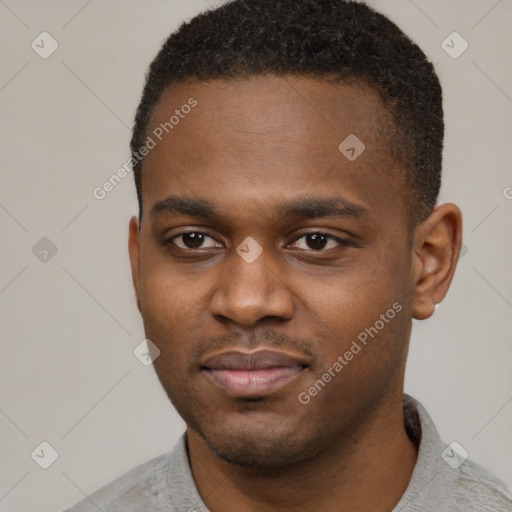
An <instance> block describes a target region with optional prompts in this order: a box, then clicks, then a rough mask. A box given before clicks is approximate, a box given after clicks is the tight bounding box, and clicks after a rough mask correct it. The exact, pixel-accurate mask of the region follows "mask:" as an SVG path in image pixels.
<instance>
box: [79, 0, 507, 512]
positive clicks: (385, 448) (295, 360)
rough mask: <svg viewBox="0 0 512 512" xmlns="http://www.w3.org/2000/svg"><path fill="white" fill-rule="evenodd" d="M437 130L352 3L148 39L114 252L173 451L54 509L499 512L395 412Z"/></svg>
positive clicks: (413, 411)
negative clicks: (148, 354)
mask: <svg viewBox="0 0 512 512" xmlns="http://www.w3.org/2000/svg"><path fill="white" fill-rule="evenodd" d="M443 131H444V124H443V111H442V92H441V87H440V84H439V80H438V78H437V76H436V74H435V72H434V69H433V66H432V65H431V64H430V63H429V62H428V61H427V59H426V57H425V55H424V54H423V52H422V51H421V50H420V49H419V48H418V47H417V46H416V45H415V44H414V43H412V42H411V41H410V40H409V39H408V38H407V37H406V36H405V35H404V34H403V33H402V32H401V31H400V30H399V29H398V28H397V27H396V26H395V25H394V24H393V23H392V22H390V21H389V20H388V19H387V18H385V17H384V16H382V15H380V14H378V13H377V12H375V11H373V10H372V9H370V8H369V7H367V6H366V5H364V4H361V3H356V2H345V1H341V0H340V1H334V0H333V1H321V0H235V1H232V2H229V3H227V4H226V5H224V6H222V7H219V8H218V9H216V10H211V11H208V12H206V13H205V14H202V15H200V16H197V17H196V18H194V19H192V20H191V21H190V22H189V23H186V24H184V25H183V26H182V27H181V28H180V29H179V31H178V32H177V33H175V34H173V35H171V36H170V38H169V39H168V40H167V41H166V42H165V44H164V45H163V47H162V49H161V51H160V52H159V54H158V55H157V57H156V58H155V60H154V61H153V63H152V64H151V67H150V69H149V73H148V75H147V79H146V86H145V89H144V92H143V97H142V100H141V103H140V105H139V108H138V111H137V115H136V121H135V126H134V132H133V138H132V142H131V148H132V163H133V167H134V173H135V181H136V186H137V194H138V199H139V217H138V218H133V219H131V221H130V227H129V251H130V259H131V265H132V274H133V282H134V286H135V292H136V298H137V303H138V307H139V310H140V312H141V315H142V319H143V322H144V328H145V333H146V336H147V338H148V339H149V340H151V341H150V342H149V343H148V344H149V345H150V350H153V353H154V354H155V359H154V367H155V370H156V373H157V375H158V378H159V380H160V382H161V384H162V386H163V387H164V389H165V391H166V392H167V394H168V396H169V398H170V400H171V401H172V403H173V404H174V406H175V407H176V409H177V411H178V412H179V413H180V415H181V416H182V417H183V418H184V420H185V421H186V423H187V430H186V433H185V434H184V435H183V437H182V438H181V440H180V442H179V443H178V445H177V446H176V447H175V449H174V451H173V452H172V454H164V455H162V456H160V457H157V458H155V459H153V460H151V461H148V462H146V463H145V464H142V465H141V466H138V467H137V468H134V469H133V470H132V471H130V472H128V473H127V474H125V475H123V476H121V477H119V478H118V479H117V480H115V481H114V482H112V483H111V484H109V485H107V486H105V487H103V488H102V489H100V490H99V491H97V492H96V493H94V494H92V495H91V496H90V497H88V498H86V499H84V500H83V501H82V502H81V503H79V504H77V505H76V506H75V507H73V508H71V509H69V510H71V511H73V512H82V511H93V510H98V509H99V510H102V511H104V512H108V511H110V512H113V511H143V510H144V511H164V510H165V511H179V512H185V511H190V512H192V511H206V510H210V511H212V512H221V511H225V510H229V511H232V512H242V511H243V512H249V511H284V510H299V511H304V512H309V511H313V510H314V511H316V512H318V511H325V512H328V511H357V512H366V511H372V512H389V511H452V510H453V511H455V510H456V511H483V510H493V511H494V510H512V492H511V490H510V488H508V487H507V486H506V485H505V484H504V483H503V482H501V481H500V480H498V479H497V478H496V477H494V476H493V475H491V474H490V473H489V472H487V471H486V470H485V469H483V468H482V467H480V466H478V465H477V464H476V463H474V462H471V461H470V460H468V459H465V457H464V456H462V455H459V454H458V453H457V452H456V450H454V449H453V447H452V446H449V447H446V445H445V444H444V443H443V442H442V441H441V439H440V438H439V435H438V433H437V431H436V429H435V427H434V425H433V423H432V420H431V419H430V417H429V415H428V414H427V412H426V410H425V409H424V408H423V407H422V406H421V405H420V404H419V403H418V402H417V401H416V400H414V399H413V398H412V397H410V396H408V395H404V393H403V381H404V371H405V363H406V357H407V349H408V343H409V338H410V333H411V325H412V319H413V318H416V319H419V320H422V319H426V318H429V317H430V316H431V315H432V314H433V312H434V308H435V305H436V304H437V303H439V302H441V301H442V300H443V298H444V297H445V295H446V293H447V291H448V288H449V285H450V282H451V280H452V277H453V275H454V271H455V267H456V262H457V259H458V255H459V250H460V245H461V231H462V228H461V224H462V221H461V213H460V210H459V209H458V207H457V206H455V205H454V204H451V203H447V204H442V205H437V204H436V202H437V195H438V192H439V187H440V175H441V158H442V145H443ZM156 356H157V357H156Z"/></svg>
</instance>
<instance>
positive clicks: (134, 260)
mask: <svg viewBox="0 0 512 512" xmlns="http://www.w3.org/2000/svg"><path fill="white" fill-rule="evenodd" d="M128 253H129V255H130V266H131V268H132V281H133V287H134V289H135V298H136V299H137V308H138V309H139V311H140V312H141V313H142V309H141V303H140V294H139V269H140V266H139V220H138V219H137V217H132V218H131V219H130V225H129V231H128Z"/></svg>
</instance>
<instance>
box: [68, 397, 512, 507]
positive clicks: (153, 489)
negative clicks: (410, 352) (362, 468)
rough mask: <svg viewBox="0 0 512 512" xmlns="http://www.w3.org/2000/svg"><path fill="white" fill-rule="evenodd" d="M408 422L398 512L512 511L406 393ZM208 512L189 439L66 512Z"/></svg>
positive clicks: (504, 494)
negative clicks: (410, 452) (405, 478)
mask: <svg viewBox="0 0 512 512" xmlns="http://www.w3.org/2000/svg"><path fill="white" fill-rule="evenodd" d="M404 421H405V426H406V429H407V433H408V434H409V436H410V437H411V438H412V439H413V440H414V441H415V443H416V444H417V446H418V459H417V462H416V466H415V467H414V472H413V474H412V478H411V480H410V482H409V486H408V487H407V489H406V491H405V493H404V495H403V496H402V498H401V499H400V501H399V503H398V504H397V506H396V507H395V508H394V509H393V512H427V511H428V512H451V511H454V512H455V511H456V512H484V511H492V512H501V511H503V512H511V511H512V488H511V487H510V486H507V485H506V484H505V483H503V482H502V481H501V480H499V479H498V478H496V477H495V476H494V475H493V474H491V473H490V472H489V471H487V470H486V469H484V468H483V467H482V466H480V465H478V464H476V463H475V462H472V461H471V460H470V459H467V458H465V455H466V454H465V453H464V451H463V449H461V448H460V447H458V446H456V445H454V444H453V443H451V444H450V445H446V444H445V443H443V442H442V441H441V438H440V437H439V434H438V432H437V429H436V427H435V426H434V423H433V422H432V419H431V418H430V416H429V414H428V413H427V411H426V410H425V408H424V407H423V406H422V405H421V404H420V403H419V402H418V401H416V400H415V399H414V398H412V397H410V396H409V395H406V394H404ZM98 511H101V512H143V511H144V512H164V511H165V512H208V509H207V508H206V505H205V504H204V503H203V501H202V500H201V497H200V496H199V493H198V491H197V488H196V485H195V483H194V479H193V477H192V473H191V470H190V465H189V460H188V453H187V445H186V435H185V434H183V436H182V437H181V438H180V440H179V441H178V443H177V445H176V447H175V448H174V450H173V451H172V453H166V454H163V455H160V456H158V457H155V458H154V459H151V460H149V461H147V462H145V463H143V464H141V465H139V466H137V467H135V468H133V469H132V470H130V471H128V472H127V473H125V474H124V475H121V476H120V477H118V478H117V479H116V480H114V481H113V482H111V483H109V484H107V485H105V486H104V487H102V488H101V489H99V490H98V491H96V492H95V493H93V494H91V495H90V496H88V497H86V498H84V499H83V500H82V501H80V502H79V503H77V504H76V505H75V506H73V507H71V508H69V509H67V510H66V511H65V512H98Z"/></svg>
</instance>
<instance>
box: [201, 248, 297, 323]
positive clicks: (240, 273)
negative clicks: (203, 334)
mask: <svg viewBox="0 0 512 512" xmlns="http://www.w3.org/2000/svg"><path fill="white" fill-rule="evenodd" d="M229 265H230V266H229V268H228V270H227V272H226V273H225V274H224V276H223V278H222V279H221V281H220V282H219V285H218V287H217V288H216V290H215V293H214V294H213V296H212V300H211V303H210V311H211V314H212V315H213V316H214V317H216V318H217V319H218V320H221V321H226V319H227V320H230V321H232V322H235V323H237V324H239V325H244V326H254V325H255V324H256V323H257V322H258V321H260V320H261V319H263V318H266V317H272V318H279V319H281V320H289V319H291V318H292V317H293V312H294V306H293V300H292V294H291V291H290V290H289V288H288V287H287V286H286V284H285V282H284V278H283V276H282V273H281V276H279V274H278V272H279V271H278V269H277V266H276V265H272V261H271V257H270V255H269V254H265V251H264V252H263V253H262V254H261V255H260V256H259V257H258V258H257V259H256V260H255V261H253V262H252V263H248V262H246V261H245V260H244V259H242V258H241V257H240V256H239V255H238V254H236V253H234V254H232V255H230V261H229Z"/></svg>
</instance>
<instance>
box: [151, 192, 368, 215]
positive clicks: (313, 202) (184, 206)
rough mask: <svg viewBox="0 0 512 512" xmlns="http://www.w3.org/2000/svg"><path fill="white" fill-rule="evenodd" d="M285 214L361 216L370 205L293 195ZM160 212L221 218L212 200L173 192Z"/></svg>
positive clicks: (157, 210) (159, 205)
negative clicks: (181, 195)
mask: <svg viewBox="0 0 512 512" xmlns="http://www.w3.org/2000/svg"><path fill="white" fill-rule="evenodd" d="M276 212H277V215H279V216H280V217H281V218H286V219H289V218H296V219H315V218H326V217H360V216H362V215H364V214H365V213H367V212H368V210H367V208H365V207H363V206H361V205H357V204H354V203H352V202H350V201H347V200H346V199H343V198H340V197H311V198H301V199H292V200H290V201H286V202H285V203H282V204H280V205H279V206H278V207H277V209H276ZM150 215H151V217H154V216H157V215H186V216H189V217H197V218H202V219H205V220H212V219H218V218H219V217H220V215H219V214H218V213H217V212H216V211H215V208H214V205H213V203H212V202H211V201H209V200H207V199H203V198H194V197H178V196H169V197H167V198H166V199H164V200H163V201H160V202H158V203H156V204H155V205H154V206H153V208H151V212H150Z"/></svg>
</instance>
